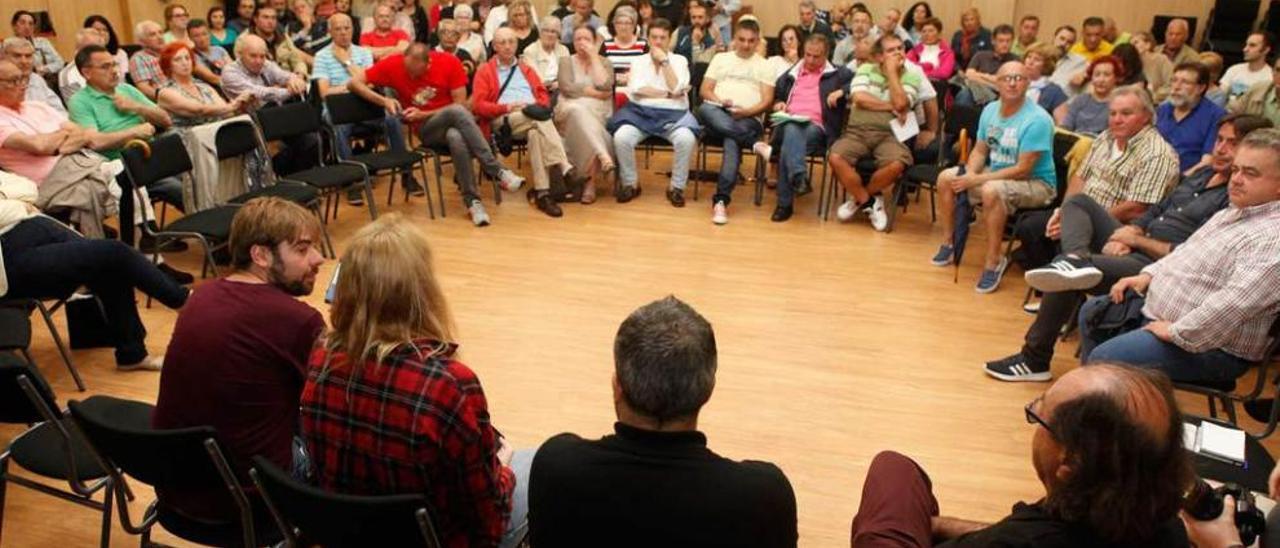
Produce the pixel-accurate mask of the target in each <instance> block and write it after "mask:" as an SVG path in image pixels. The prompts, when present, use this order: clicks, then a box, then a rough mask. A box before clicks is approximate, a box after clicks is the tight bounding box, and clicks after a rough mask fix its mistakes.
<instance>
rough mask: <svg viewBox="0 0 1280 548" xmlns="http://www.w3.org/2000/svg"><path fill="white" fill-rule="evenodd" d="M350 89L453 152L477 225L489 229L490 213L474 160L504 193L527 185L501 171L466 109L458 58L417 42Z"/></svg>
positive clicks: (456, 174) (354, 80) (455, 172)
mask: <svg viewBox="0 0 1280 548" xmlns="http://www.w3.org/2000/svg"><path fill="white" fill-rule="evenodd" d="M370 86H377V87H389V88H391V89H394V90H395V92H396V97H398V98H399V101H398V102H397V100H395V99H391V98H389V97H384V96H382V95H381V94H379V93H378V92H376V91H374V90H373V89H372V88H371V87H370ZM348 87H350V88H351V91H352V92H353V93H355V94H356V95H359V96H360V97H361V98H363V99H364V100H366V101H369V102H371V103H375V104H379V105H382V106H383V108H386V109H387V112H390V113H393V114H399V115H400V117H401V118H402V119H403V120H404V121H405V122H407V123H409V124H410V125H412V126H414V127H415V128H416V129H417V131H418V137H419V138H420V139H421V140H422V143H423V144H424V145H426V146H429V147H448V148H449V155H450V156H451V157H452V158H453V177H454V181H455V182H456V183H457V184H458V187H459V188H460V189H461V190H462V203H463V205H465V206H466V207H467V211H468V213H469V214H470V215H471V222H473V223H475V225H476V226H488V225H489V214H488V213H486V212H485V210H484V205H483V204H482V203H481V202H480V193H479V191H478V190H477V189H476V177H475V173H474V172H473V171H472V167H471V158H472V156H475V158H476V159H478V160H480V166H481V169H483V170H484V172H485V173H486V174H488V175H489V176H490V177H493V178H495V179H498V180H499V182H500V183H501V185H502V188H503V189H505V190H507V191H515V190H517V189H519V188H520V187H521V186H523V185H524V177H521V176H519V175H517V174H516V173H515V172H514V171H511V170H509V169H507V168H505V167H503V166H502V164H501V163H499V162H498V159H497V158H496V157H494V155H493V151H492V150H490V149H489V142H488V141H487V140H486V139H485V138H484V134H483V133H481V132H480V127H479V126H477V125H476V121H475V118H474V117H472V116H471V111H470V110H469V109H468V108H467V74H466V72H465V71H463V69H462V63H461V62H460V61H458V58H457V57H454V56H452V55H449V54H447V53H441V52H437V51H431V50H430V48H429V47H428V46H427V45H426V44H423V43H420V42H414V43H413V44H412V45H410V46H409V48H408V49H406V50H405V52H404V53H403V54H397V55H392V56H390V57H387V58H386V59H383V60H381V61H378V62H377V63H374V65H373V66H372V67H369V69H368V70H366V71H364V73H363V74H360V73H357V74H355V75H354V76H352V78H351V83H350V84H349V86H348Z"/></svg>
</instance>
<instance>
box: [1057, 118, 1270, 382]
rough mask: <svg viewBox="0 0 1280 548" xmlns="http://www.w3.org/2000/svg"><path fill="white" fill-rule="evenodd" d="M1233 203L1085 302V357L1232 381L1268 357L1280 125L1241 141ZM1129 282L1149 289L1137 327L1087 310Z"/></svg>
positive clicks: (1141, 291) (1123, 292)
mask: <svg viewBox="0 0 1280 548" xmlns="http://www.w3.org/2000/svg"><path fill="white" fill-rule="evenodd" d="M1231 169H1232V175H1231V183H1230V188H1229V190H1230V192H1229V193H1228V195H1229V197H1230V201H1231V204H1230V206H1228V207H1227V208H1226V209H1225V210H1223V211H1220V212H1218V213H1217V214H1216V215H1214V216H1213V217H1211V218H1210V219H1209V221H1208V222H1206V223H1205V224H1204V226H1203V227H1201V228H1200V229H1199V230H1197V231H1195V233H1194V234H1192V235H1191V237H1190V238H1188V239H1187V241H1186V243H1183V244H1182V245H1179V246H1177V247H1175V248H1174V249H1173V251H1172V252H1171V253H1169V255H1168V256H1166V257H1164V258H1163V259H1160V260H1159V261H1157V262H1155V263H1152V264H1150V265H1147V266H1146V267H1145V268H1143V269H1142V272H1141V273H1140V274H1138V275H1136V276H1130V277H1127V278H1121V279H1120V280H1119V281H1117V282H1116V283H1115V285H1113V286H1112V287H1111V294H1110V295H1109V296H1100V297H1096V298H1094V299H1091V300H1090V301H1089V302H1086V303H1085V304H1084V306H1082V307H1081V310H1080V318H1081V320H1080V327H1081V337H1080V359H1081V363H1088V362H1091V361H1116V362H1121V363H1128V364H1133V365H1135V366H1138V367H1148V368H1152V369H1159V370H1161V371H1163V372H1165V373H1166V374H1167V375H1169V378H1171V379H1173V380H1174V381H1177V382H1209V383H1233V381H1234V380H1235V379H1236V378H1237V377H1239V376H1240V375H1243V374H1244V373H1245V372H1246V371H1248V370H1249V367H1250V366H1251V365H1252V364H1253V363H1254V362H1256V361H1258V360H1260V359H1262V355H1263V353H1264V352H1265V351H1266V347H1267V343H1268V336H1267V334H1268V332H1269V331H1270V330H1271V324H1272V323H1273V322H1274V321H1275V319H1276V313H1277V311H1278V310H1280V292H1277V291H1275V286H1274V281H1275V277H1276V273H1277V272H1280V238H1276V237H1275V235H1276V234H1277V231H1280V130H1276V129H1262V130H1258V131H1255V132H1253V133H1251V134H1249V136H1248V137H1245V138H1244V140H1242V141H1240V146H1239V148H1238V149H1237V150H1236V155H1235V160H1234V162H1233V163H1232V166H1231ZM1130 291H1132V292H1136V293H1137V294H1138V295H1142V296H1144V297H1145V302H1144V303H1143V306H1142V314H1141V318H1138V320H1139V323H1140V324H1141V325H1142V328H1141V329H1135V330H1133V331H1129V332H1127V333H1123V334H1116V333H1114V332H1110V330H1103V329H1096V328H1093V327H1092V326H1091V325H1090V323H1091V322H1089V321H1088V320H1087V319H1089V318H1092V317H1093V316H1094V315H1095V314H1097V313H1099V309H1100V308H1104V307H1106V306H1107V305H1108V304H1109V303H1108V302H1107V301H1108V300H1109V301H1110V302H1111V303H1121V302H1123V301H1124V300H1125V299H1126V298H1130V297H1128V296H1127V293H1129V292H1130Z"/></svg>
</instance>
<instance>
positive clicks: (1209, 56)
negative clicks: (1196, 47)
mask: <svg viewBox="0 0 1280 548" xmlns="http://www.w3.org/2000/svg"><path fill="white" fill-rule="evenodd" d="M1200 64H1201V65H1204V68H1206V69H1209V80H1210V83H1213V82H1217V81H1218V78H1220V77H1222V66H1223V62H1222V56H1221V55H1218V54H1217V53H1214V52H1212V51H1202V52H1200Z"/></svg>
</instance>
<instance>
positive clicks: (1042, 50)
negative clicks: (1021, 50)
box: [1022, 42, 1067, 114]
mask: <svg viewBox="0 0 1280 548" xmlns="http://www.w3.org/2000/svg"><path fill="white" fill-rule="evenodd" d="M1022 64H1023V65H1025V66H1026V67H1027V79H1028V80H1030V81H1031V85H1030V86H1029V87H1027V98H1028V99H1031V100H1032V101H1035V102H1036V104H1037V105H1040V108H1043V109H1044V110H1045V112H1048V113H1049V114H1053V112H1054V111H1055V110H1058V107H1060V106H1062V105H1063V104H1064V103H1066V102H1067V93H1066V92H1064V91H1062V86H1059V85H1058V84H1055V83H1054V82H1053V81H1052V80H1050V79H1049V76H1050V75H1052V74H1053V71H1054V69H1055V68H1057V66H1058V48H1057V47H1056V46H1054V45H1053V44H1050V43H1048V42H1037V43H1035V44H1032V45H1031V47H1029V48H1027V51H1026V54H1025V55H1023V56H1022Z"/></svg>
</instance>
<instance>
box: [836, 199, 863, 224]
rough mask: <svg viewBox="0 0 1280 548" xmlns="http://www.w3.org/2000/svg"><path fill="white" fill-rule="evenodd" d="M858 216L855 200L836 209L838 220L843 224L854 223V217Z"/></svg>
mask: <svg viewBox="0 0 1280 548" xmlns="http://www.w3.org/2000/svg"><path fill="white" fill-rule="evenodd" d="M857 214H858V204H855V203H853V200H848V201H846V202H845V203H843V204H840V207H838V208H836V218H837V219H839V220H840V222H842V223H847V222H849V221H852V220H853V217H854V216H855V215H857Z"/></svg>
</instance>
